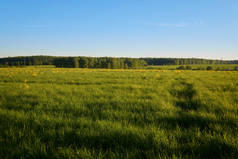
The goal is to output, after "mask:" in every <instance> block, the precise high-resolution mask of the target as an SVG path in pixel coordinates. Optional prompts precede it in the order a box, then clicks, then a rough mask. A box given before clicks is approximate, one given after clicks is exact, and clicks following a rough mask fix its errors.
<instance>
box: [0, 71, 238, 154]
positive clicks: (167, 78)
mask: <svg viewBox="0 0 238 159" xmlns="http://www.w3.org/2000/svg"><path fill="white" fill-rule="evenodd" d="M0 158H2V159H34V158H37V159H43V158H44V159H47V158H49V159H58V158H59V159H61V158H65V159H74V158H79V159H89V158H92V159H93V158H98V159H101V158H105V159H110V158H121V159H125V158H128V159H129V158H130V159H131V158H132V159H139V158H143V159H145V158H156V159H159V158H161V159H166V158H167V159H170V158H171V159H177V158H180V159H193V158H195V159H200V158H201V159H219V158H221V159H223V158H228V159H237V158H238V71H214V70H209V71H206V70H200V71H194V70H159V69H144V70H142V69H79V68H50V67H49V68H47V67H45V68H41V67H37V68H34V67H29V68H0Z"/></svg>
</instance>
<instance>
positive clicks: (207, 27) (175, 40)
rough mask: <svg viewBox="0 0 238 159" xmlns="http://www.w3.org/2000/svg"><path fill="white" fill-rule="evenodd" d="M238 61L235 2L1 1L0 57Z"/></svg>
mask: <svg viewBox="0 0 238 159" xmlns="http://www.w3.org/2000/svg"><path fill="white" fill-rule="evenodd" d="M27 55H56V56H115V57H125V56H126V57H197V58H214V59H238V1H237V0H1V1H0V57H5V56H27Z"/></svg>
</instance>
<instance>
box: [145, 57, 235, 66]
mask: <svg viewBox="0 0 238 159" xmlns="http://www.w3.org/2000/svg"><path fill="white" fill-rule="evenodd" d="M141 59H142V60H144V61H145V62H146V63H147V64H148V65H196V64H199V65H202V64H206V65H212V64H238V60H210V59H199V58H141Z"/></svg>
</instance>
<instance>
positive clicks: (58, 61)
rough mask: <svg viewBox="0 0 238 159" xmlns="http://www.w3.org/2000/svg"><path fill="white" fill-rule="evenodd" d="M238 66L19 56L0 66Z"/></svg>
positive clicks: (3, 60)
mask: <svg viewBox="0 0 238 159" xmlns="http://www.w3.org/2000/svg"><path fill="white" fill-rule="evenodd" d="M193 64H209V65H211V64H238V60H233V61H228V60H209V59H197V58H115V57H84V56H78V57H57V56H19V57H6V58H0V66H2V67H8V66H30V65H54V66H56V67H66V68H112V69H116V68H125V69H127V68H143V67H144V66H146V65H193Z"/></svg>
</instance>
